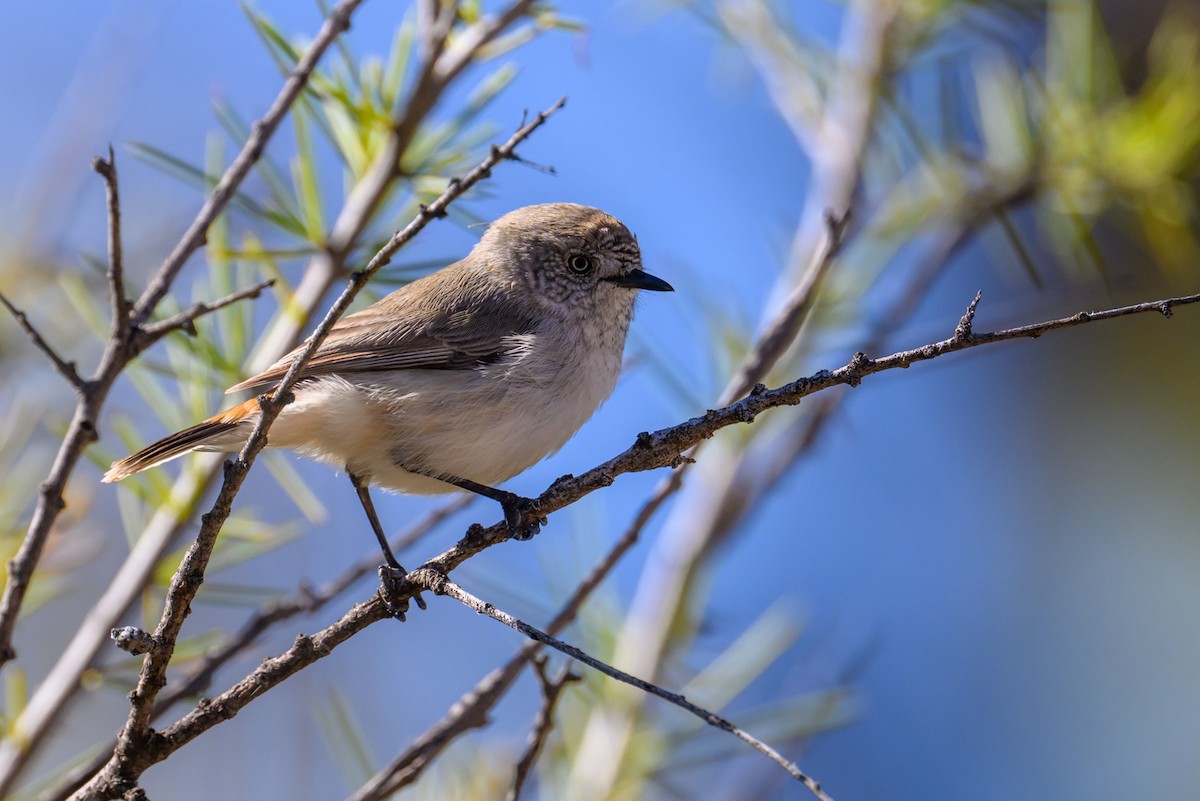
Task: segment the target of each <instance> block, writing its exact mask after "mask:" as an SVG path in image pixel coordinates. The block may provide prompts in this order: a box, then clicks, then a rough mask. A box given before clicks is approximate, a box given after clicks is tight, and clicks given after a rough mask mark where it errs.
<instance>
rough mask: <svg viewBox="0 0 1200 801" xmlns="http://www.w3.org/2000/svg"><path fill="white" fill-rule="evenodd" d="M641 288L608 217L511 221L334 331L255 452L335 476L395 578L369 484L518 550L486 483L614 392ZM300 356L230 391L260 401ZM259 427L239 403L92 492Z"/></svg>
mask: <svg viewBox="0 0 1200 801" xmlns="http://www.w3.org/2000/svg"><path fill="white" fill-rule="evenodd" d="M640 289H648V290H654V291H671V290H672V287H671V285H670V284H668V283H667V282H666V281H663V280H662V279H660V278H657V277H655V276H653V275H650V274H649V273H646V272H645V271H643V270H642V259H641V251H640V250H639V248H638V243H637V238H636V237H635V236H634V235H633V234H631V233H630V232H629V229H628V228H626V227H625V226H624V225H623V224H622V223H621V222H620V221H619V220H617V219H616V218H615V217H612V216H611V215H609V214H606V213H605V212H603V211H600V210H599V209H594V208H589V207H587V206H579V205H576V204H573V203H547V204H543V205H538V206H528V207H525V208H521V209H517V210H515V211H512V212H510V213H508V214H506V215H504V216H503V217H501V218H500V219H498V220H496V221H495V222H494V223H492V224H491V225H490V226H489V227H488V229H487V231H486V233H485V234H484V235H483V237H482V239H481V240H480V241H479V243H478V244H477V245H476V246H475V247H474V249H473V250H472V251H471V252H470V254H469V255H468V256H467V257H466V258H465V259H463V260H462V261H459V262H456V263H455V264H452V265H450V266H449V267H446V268H444V269H442V270H439V271H438V272H435V273H433V274H431V275H428V276H426V277H424V278H421V279H419V280H416V281H413V282H412V283H410V284H408V285H406V286H404V287H402V288H400V289H398V290H396V291H395V292H393V293H391V294H390V295H388V296H387V297H385V298H383V299H381V300H379V301H378V302H377V303H375V304H374V305H372V306H369V307H367V308H365V309H363V310H362V311H360V312H357V313H356V314H352V315H349V316H348V317H346V318H344V319H342V320H341V321H340V322H339V323H338V324H337V325H335V326H334V327H333V329H332V331H331V332H330V334H329V337H328V338H327V339H326V340H325V342H324V343H322V345H321V347H320V348H319V349H318V350H317V352H316V353H315V354H314V356H313V358H312V359H311V361H309V363H308V365H307V366H306V367H305V368H304V371H303V373H302V374H301V379H300V381H299V382H298V383H297V384H296V387H295V400H294V401H293V402H292V403H291V404H289V405H288V406H286V407H284V409H283V411H282V412H281V413H280V415H279V417H278V419H277V420H276V421H275V423H274V425H273V426H272V427H271V429H270V434H269V444H270V446H271V447H276V448H288V449H290V450H294V451H296V452H298V453H300V454H301V455H303V456H308V457H311V458H314V459H317V460H319V461H322V462H325V463H327V464H330V465H332V466H333V467H334V468H336V469H344V470H345V471H346V472H347V473H348V474H349V476H350V480H351V482H353V484H354V487H355V490H356V491H357V493H358V497H359V500H360V501H361V502H362V505H363V509H364V510H365V511H366V513H367V517H368V519H369V520H370V522H371V527H372V529H373V530H374V533H375V536H376V537H377V538H378V539H379V542H380V545H381V546H382V548H383V551H384V556H385V558H386V559H387V562H388V564H389V566H391V567H392V568H394V569H397V570H402V568H400V566H399V564H398V563H397V562H396V559H395V557H394V556H393V555H392V553H391V550H390V548H389V547H388V544H387V540H386V538H385V537H384V534H383V530H382V527H381V526H380V524H379V519H378V517H377V515H376V514H375V509H374V505H373V504H372V502H371V497H370V494H369V491H368V487H369V486H371V485H375V486H379V487H383V488H385V489H389V490H397V491H400V492H410V493H442V492H451V491H454V490H455V488H459V489H464V490H469V491H471V492H476V493H479V494H481V495H485V496H487V497H489V498H492V499H494V500H496V501H499V502H500V504H501V506H502V507H503V509H504V515H505V519H506V521H507V522H508V525H509V526H510V528H512V529H514V531H513V533H514V534H515V535H516V536H518V537H521V538H528V537H529V536H532V535H533V533H535V532H536V528H537V524H536V523H528V522H525V523H522V521H523V518H524V509H525V508H526V506H527V504H528V501H527V500H526V499H524V498H521V497H519V496H517V495H514V494H512V493H509V492H506V491H504V490H499V489H496V488H495V487H494V485H495V484H498V483H500V482H503V481H506V480H508V479H509V478H512V477H513V476H515V475H516V474H518V473H520V472H522V471H523V470H525V469H527V468H528V467H530V466H532V465H533V464H535V463H537V462H539V461H541V460H542V459H543V458H545V457H546V456H548V455H549V454H551V453H554V452H555V451H557V450H558V449H559V448H561V447H562V446H563V445H564V444H565V443H566V442H567V440H568V439H570V438H571V436H572V435H574V433H575V432H576V431H578V430H579V427H580V426H582V425H583V424H584V422H586V421H587V420H588V418H590V417H591V416H592V414H593V413H594V412H595V411H596V409H597V408H599V406H600V404H601V403H603V402H604V400H605V399H607V398H608V396H609V395H610V394H611V393H612V390H613V387H614V386H615V385H616V382H617V377H618V375H619V374H620V371H621V357H622V353H623V351H624V348H625V336H626V333H627V332H628V330H629V322H630V320H631V319H632V317H633V307H634V299H635V297H636V296H637V290H640ZM300 350H301V349H299V348H298V349H297V350H294V351H292V352H291V353H289V354H288V355H287V356H284V357H283V358H282V359H280V360H279V361H278V362H276V363H275V364H274V365H273V366H271V367H270V368H269V369H267V370H266V371H264V372H262V373H259V374H258V375H255V376H252V377H250V378H248V379H246V380H245V381H243V382H241V383H240V384H237V385H236V386H233V387H231V388H230V389H229V390H228V391H229V392H236V391H238V390H243V389H248V390H253V391H255V392H264V391H267V390H270V389H271V388H273V387H274V386H275V385H276V384H278V382H279V381H280V380H281V379H282V378H283V376H284V375H285V374H286V373H287V371H288V368H289V367H290V366H291V364H292V362H293V360H295V359H296V358H297V356H298V355H299V353H300ZM258 415H259V408H258V403H257V401H256V400H255V399H254V398H251V399H250V400H247V401H245V402H244V403H240V404H238V405H237V406H234V407H233V408H231V409H227V410H226V411H223V412H221V413H220V414H217V415H215V416H213V417H210V418H209V419H207V420H205V421H204V422H202V423H199V424H197V425H194V426H192V427H191V428H187V429H184V430H183V431H180V432H178V433H175V434H172V435H170V436H168V437H166V438H164V439H161V440H159V441H158V442H155V443H154V444H153V445H150V446H148V447H146V448H144V449H143V450H141V451H138V452H137V453H135V454H133V455H132V456H128V457H126V458H124V459H121V460H120V461H118V462H114V463H113V465H112V467H111V468H110V469H109V471H108V472H107V473H105V474H104V481H106V482H111V481H120V480H121V479H123V478H126V477H127V476H130V475H133V474H134V473H137V472H140V471H142V470H145V469H147V468H149V467H154V466H155V465H159V464H162V463H163V462H166V461H168V460H170V459H174V458H176V457H178V456H182V455H183V454H185V453H188V452H190V451H237V450H239V449H240V448H241V447H242V445H244V444H245V442H246V440H247V438H248V437H249V436H250V432H251V431H252V430H253V428H254V425H255V422H256V421H257V419H258Z"/></svg>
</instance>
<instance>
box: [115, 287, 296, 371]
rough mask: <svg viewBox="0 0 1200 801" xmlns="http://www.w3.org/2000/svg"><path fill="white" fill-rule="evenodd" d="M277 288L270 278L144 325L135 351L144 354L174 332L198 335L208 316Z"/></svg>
mask: <svg viewBox="0 0 1200 801" xmlns="http://www.w3.org/2000/svg"><path fill="white" fill-rule="evenodd" d="M273 286H275V279H274V278H269V279H267V280H266V281H259V282H258V283H257V284H254V285H253V286H249V287H246V288H245V289H239V290H238V291H237V292H231V293H230V294H228V295H226V296H225V297H223V298H220V299H218V300H213V301H208V302H201V303H196V304H194V305H193V306H192V307H191V308H189V309H185V310H184V311H181V312H179V314H173V315H171V316H170V317H167V318H165V319H163V320H159V321H158V322H156V323H150V324H149V325H144V326H142V327H141V328H140V329H138V330H137V332H136V333H135V334H134V349H135V350H136V351H137V352H139V353H140V352H142V351H144V350H145V349H146V348H148V347H150V346H151V345H153V344H154V343H155V342H157V341H158V340H160V339H162V338H163V337H165V336H166V335H167V334H169V333H171V332H172V331H184V332H186V333H187V334H190V335H191V336H195V335H196V326H195V323H196V320H197V319H199V318H201V317H203V316H204V315H206V314H211V313H212V312H215V311H217V310H218V309H223V308H225V307H226V306H230V305H233V304H234V303H237V302H238V301H239V300H250V299H253V298H257V297H258V296H259V295H260V294H262V291H263V290H264V289H269V288H271V287H273Z"/></svg>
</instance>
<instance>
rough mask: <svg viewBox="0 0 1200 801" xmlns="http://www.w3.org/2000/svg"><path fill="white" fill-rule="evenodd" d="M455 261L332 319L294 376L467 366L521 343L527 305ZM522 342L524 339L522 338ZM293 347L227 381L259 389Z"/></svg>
mask: <svg viewBox="0 0 1200 801" xmlns="http://www.w3.org/2000/svg"><path fill="white" fill-rule="evenodd" d="M464 265H465V262H458V263H457V264H455V265H452V266H451V267H447V268H446V269H445V270H442V271H441V272H440V273H435V274H434V275H433V276H429V277H426V278H423V279H420V280H418V281H414V282H413V283H411V284H408V285H407V286H404V287H401V288H400V289H398V290H396V291H395V292H393V293H391V294H390V295H388V296H387V297H385V298H383V299H381V300H379V301H378V302H377V303H375V304H373V305H371V306H368V307H367V308H365V309H363V310H362V311H360V312H357V313H355V314H352V315H349V316H348V317H345V318H343V319H342V320H340V321H339V322H338V323H337V324H336V325H335V326H334V327H333V329H332V330H330V332H329V336H328V338H326V340H325V342H323V343H322V344H321V347H320V348H318V349H317V352H316V353H315V354H313V358H312V359H311V360H310V361H309V363H308V364H307V365H306V366H305V368H304V372H303V373H302V374H301V378H302V379H304V378H315V377H317V376H322V375H347V374H359V373H371V372H379V371H384V370H468V369H473V368H475V367H477V366H479V365H482V364H491V363H495V362H496V361H498V360H500V359H502V358H504V357H505V355H507V354H509V353H510V352H513V351H514V350H516V349H518V347H522V346H523V347H527V346H528V345H527V336H528V335H530V334H535V333H536V323H535V320H536V314H535V313H534V312H535V310H534V309H532V308H528V307H526V306H525V305H524V304H521V303H520V302H517V301H515V300H514V298H513V295H512V293H511V290H510V289H509V288H508V287H504V286H502V285H498V284H497V282H495V281H493V280H489V275H488V274H487V273H486V272H483V271H480V270H479V269H478V268H476V269H469V268H468V267H465V266H464ZM522 343H524V344H522ZM303 350H304V346H303V345H302V346H300V347H299V348H296V349H295V350H293V351H292V352H291V353H289V354H288V355H286V356H284V357H283V358H282V359H280V360H279V361H277V362H276V363H275V364H273V365H272V366H271V367H269V368H267V369H266V370H264V371H263V372H261V373H259V374H257V375H254V376H251V377H249V378H247V379H246V380H245V381H242V382H241V383H239V384H236V385H234V386H232V387H230V388H229V389H228V390H226V391H227V392H236V391H238V390H242V389H250V390H254V391H256V392H257V391H262V390H266V389H269V388H271V387H272V386H274V385H275V384H277V383H278V382H279V381H280V380H281V379H282V378H283V377H284V376H285V375H287V371H288V369H289V368H290V367H291V366H292V362H294V361H295V360H296V358H298V357H299V355H300V353H301V351H303Z"/></svg>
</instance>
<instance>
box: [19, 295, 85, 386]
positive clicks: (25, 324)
mask: <svg viewBox="0 0 1200 801" xmlns="http://www.w3.org/2000/svg"><path fill="white" fill-rule="evenodd" d="M0 303H3V304H4V307H5V308H6V309H8V311H9V313H11V314H12V316H13V319H14V320H16V321H17V325H19V326H21V330H23V331H24V332H25V333H26V334H28V335H29V339H30V340H31V341H32V342H33V345H34V347H36V348H37V349H38V350H40V351H41V352H42V355H43V356H45V357H46V358H47V359H49V360H50V364H52V365H54V369H55V371H56V372H57V373H58V374H59V375H61V376H62V377H63V378H65V379H66V380H67V383H68V384H70V385H71V388H72V389H74V390H75V391H76V392H77V393H80V394H82V393H84V392H86V391H87V388H88V384H87V382H86V381H84V380H83V377H82V376H80V375H79V371H78V370H76V369H75V362H69V361H67V360H66V359H64V358H63V357H62V356H59V355H58V351H56V350H55V349H54V347H53V346H52V345H51V344H50V343H49V342H47V341H46V338H45V337H43V336H42V335H41V334H40V333H39V332H38V330H37V329H36V328H34V327H33V323H31V322H30V321H29V317H28V316H26V314H25V312H23V311H21V310H20V309H18V308H17V307H16V306H14V305H13V304H12V302H11V301H10V300H9V299H8V298H7V297H5V296H4V294H3V293H0Z"/></svg>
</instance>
